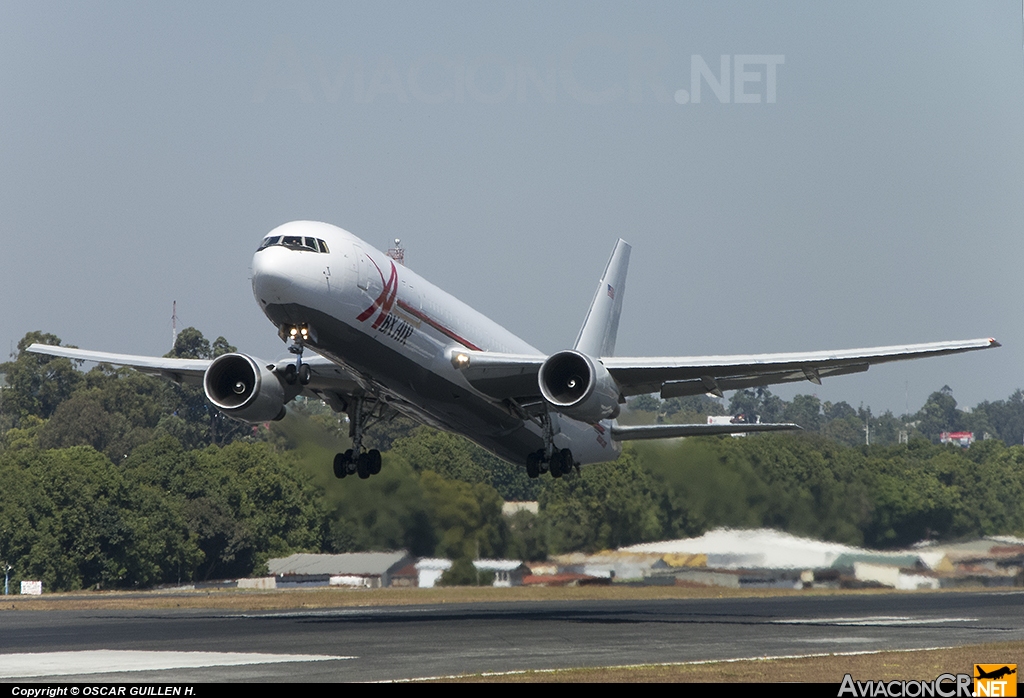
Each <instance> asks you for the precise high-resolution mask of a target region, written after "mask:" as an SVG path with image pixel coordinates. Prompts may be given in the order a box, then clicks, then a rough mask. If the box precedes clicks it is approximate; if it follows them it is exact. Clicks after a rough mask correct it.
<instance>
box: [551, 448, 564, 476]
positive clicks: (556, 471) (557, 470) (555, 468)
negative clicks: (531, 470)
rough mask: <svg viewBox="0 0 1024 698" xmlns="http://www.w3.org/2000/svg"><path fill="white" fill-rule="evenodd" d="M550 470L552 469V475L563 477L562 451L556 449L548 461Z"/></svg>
mask: <svg viewBox="0 0 1024 698" xmlns="http://www.w3.org/2000/svg"><path fill="white" fill-rule="evenodd" d="M548 470H550V471H551V477H553V478H555V479H556V480H557V479H558V478H560V477H562V452H561V451H555V452H554V453H552V454H551V461H550V462H549V463H548Z"/></svg>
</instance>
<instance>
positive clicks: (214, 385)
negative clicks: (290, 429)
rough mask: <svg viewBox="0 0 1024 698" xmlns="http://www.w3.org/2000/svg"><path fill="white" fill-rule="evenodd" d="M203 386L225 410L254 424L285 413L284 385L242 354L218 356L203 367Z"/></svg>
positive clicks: (273, 374)
mask: <svg viewBox="0 0 1024 698" xmlns="http://www.w3.org/2000/svg"><path fill="white" fill-rule="evenodd" d="M203 389H204V390H205V391H206V397H207V398H209V400H210V402H212V403H213V404H214V406H215V407H216V408H217V409H219V410H220V411H221V412H223V413H224V414H226V415H228V416H229V417H233V418H234V419H239V420H241V421H243V422H249V423H251V424H256V423H259V422H269V421H274V420H278V419H281V418H282V417H284V415H285V409H284V404H285V402H286V396H285V387H284V386H283V385H282V384H281V381H280V379H278V377H277V375H276V374H275V373H274V372H273V371H271V370H269V369H267V368H266V367H264V366H263V365H262V364H261V363H259V362H258V361H257V360H256V359H254V358H252V357H251V356H246V355H245V354H224V355H223V356H218V357H217V358H216V359H214V360H213V363H211V364H210V367H209V368H208V369H206V375H205V376H203Z"/></svg>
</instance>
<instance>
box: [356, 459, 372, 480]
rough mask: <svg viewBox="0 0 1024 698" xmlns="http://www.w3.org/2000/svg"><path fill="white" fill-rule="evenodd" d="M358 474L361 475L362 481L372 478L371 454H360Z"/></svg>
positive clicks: (357, 466) (357, 463)
mask: <svg viewBox="0 0 1024 698" xmlns="http://www.w3.org/2000/svg"><path fill="white" fill-rule="evenodd" d="M356 472H357V473H358V474H359V479H360V480H365V479H367V478H368V477H370V474H371V473H370V454H369V453H360V454H359V456H358V457H357V458H356Z"/></svg>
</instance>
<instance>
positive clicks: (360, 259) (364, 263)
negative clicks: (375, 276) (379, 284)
mask: <svg viewBox="0 0 1024 698" xmlns="http://www.w3.org/2000/svg"><path fill="white" fill-rule="evenodd" d="M352 247H353V251H354V252H355V255H356V265H357V267H358V271H357V274H358V277H357V281H356V284H357V285H358V286H359V288H361V289H363V290H364V291H365V290H367V288H369V286H370V260H369V259H367V257H366V253H365V252H363V248H362V247H361V246H360V245H358V244H356V245H353V246H352Z"/></svg>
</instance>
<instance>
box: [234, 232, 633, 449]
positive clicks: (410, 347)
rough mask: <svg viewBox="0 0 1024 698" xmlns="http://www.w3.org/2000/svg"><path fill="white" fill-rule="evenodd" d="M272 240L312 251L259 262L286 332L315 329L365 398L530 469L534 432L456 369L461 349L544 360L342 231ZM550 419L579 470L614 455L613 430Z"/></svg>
mask: <svg viewBox="0 0 1024 698" xmlns="http://www.w3.org/2000/svg"><path fill="white" fill-rule="evenodd" d="M271 238H279V239H280V240H284V239H285V238H288V239H289V240H294V239H296V238H300V239H302V240H311V241H312V244H311V245H310V246H309V247H308V249H305V248H297V247H296V246H295V245H291V246H285V245H283V244H271V245H269V246H265V247H262V248H261V249H260V250H259V251H258V252H256V254H255V255H254V257H253V262H252V273H253V277H252V287H253V294H254V295H255V297H256V300H257V302H258V303H259V305H260V308H261V309H262V310H263V312H264V313H265V314H266V315H267V317H268V318H269V319H270V320H271V322H273V323H274V324H275V325H276V326H277V327H278V328H279V329H280V328H282V327H289V326H295V325H307V326H308V327H309V328H310V329H311V336H310V338H309V339H308V341H307V342H306V344H307V345H308V346H310V347H311V348H313V349H314V350H315V351H316V352H317V353H318V354H321V355H322V356H325V357H327V358H329V359H330V360H332V361H334V362H336V363H337V364H339V365H340V366H342V367H344V368H345V369H347V370H348V371H349V372H351V373H352V374H354V375H355V376H358V377H359V379H360V380H359V382H360V384H361V385H362V389H363V390H365V392H366V394H367V396H369V397H375V398H377V399H381V400H384V401H385V402H387V403H388V404H390V405H391V406H393V407H394V408H396V409H397V410H399V411H401V412H404V413H406V414H409V415H410V416H413V417H415V418H417V419H420V420H422V421H425V422H427V423H430V424H432V425H434V426H437V427H440V428H443V429H446V430H449V431H453V432H456V433H459V434H463V435H464V436H466V437H468V438H470V439H472V440H473V441H475V442H477V443H478V444H480V445H481V446H483V447H484V448H487V449H488V450H490V451H492V452H493V453H495V454H496V455H498V456H500V457H502V458H505V459H506V460H509V461H511V462H514V463H519V464H525V462H526V459H527V455H528V454H529V453H531V452H534V451H536V450H538V449H540V448H542V447H543V438H542V436H541V429H540V427H539V426H538V425H537V424H535V423H534V422H533V421H532V420H524V419H523V418H522V417H521V415H520V414H519V413H517V412H516V410H514V409H513V408H512V407H511V406H510V405H508V404H505V403H503V402H499V401H496V400H494V399H492V398H489V397H487V396H486V395H484V394H482V393H480V392H479V391H477V390H475V389H474V388H473V387H472V386H471V385H470V384H469V382H468V381H467V380H466V379H465V378H464V376H463V375H462V374H461V372H460V371H458V370H457V369H456V368H455V367H454V366H453V364H452V361H451V356H452V352H453V351H461V350H464V349H472V350H480V351H495V352H503V353H511V354H534V355H538V356H539V355H541V352H540V351H538V350H537V349H535V348H533V347H532V346H530V345H529V344H528V343H526V342H525V341H523V340H522V339H520V338H519V337H516V336H515V335H514V334H512V333H511V332H509V331H508V330H506V329H505V328H503V327H501V326H500V325H498V324H497V323H495V322H493V321H492V320H490V319H488V318H487V317H485V316H484V315H482V314H480V313H478V312H477V311H475V310H473V309H472V308H470V307H469V306H468V305H466V304H465V303H463V302H461V301H460V300H458V299H457V298H454V297H453V296H451V295H450V294H448V293H446V292H444V291H442V290H441V289H440V288H437V287H436V286H434V285H432V284H430V283H428V282H427V281H425V280H424V279H423V278H421V277H420V276H418V275H417V274H416V273H415V272H413V271H411V270H409V269H407V268H406V267H404V266H402V265H400V264H396V263H395V261H394V260H393V259H391V258H390V257H388V256H387V255H385V254H384V253H382V252H380V251H379V250H376V249H374V248H373V247H371V246H370V245H368V244H366V243H365V242H363V241H362V240H360V239H359V238H357V237H356V236H354V235H352V234H351V233H349V232H347V231H345V230H342V229H341V228H338V227H336V226H333V225H329V224H327V223H317V222H312V221H296V222H292V223H286V224H284V225H282V226H279V227H277V228H275V229H274V230H273V231H271V232H270V233H268V235H267V237H266V238H265V240H269V239H271ZM318 241H322V242H323V243H325V245H321V244H319V243H318ZM551 418H552V422H553V426H554V428H555V432H556V435H555V446H556V447H557V448H560V449H561V448H569V449H571V450H572V453H573V457H574V459H575V460H576V462H577V463H580V464H585V463H595V462H602V461H610V460H615V458H617V457H618V454H619V451H620V447H619V444H618V443H617V442H614V441H612V439H611V438H610V435H609V434H610V431H609V430H610V426H611V421H604V422H602V423H599V424H596V425H589V424H583V423H581V422H577V421H574V420H572V419H569V418H567V417H566V416H564V415H559V414H557V413H555V412H552V414H551Z"/></svg>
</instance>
